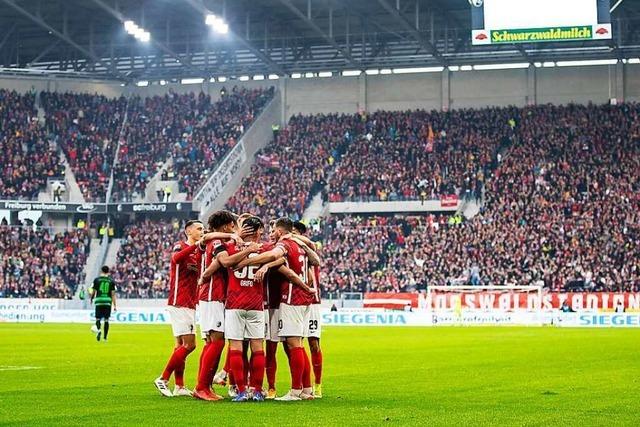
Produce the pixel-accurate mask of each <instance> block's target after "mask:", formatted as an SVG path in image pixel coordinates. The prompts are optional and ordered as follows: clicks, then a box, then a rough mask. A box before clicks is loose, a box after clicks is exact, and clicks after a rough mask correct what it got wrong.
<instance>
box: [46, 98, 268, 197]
mask: <svg viewBox="0 0 640 427" xmlns="http://www.w3.org/2000/svg"><path fill="white" fill-rule="evenodd" d="M273 94H274V89H273V87H271V88H269V89H243V88H237V87H234V88H233V89H232V90H231V91H224V94H223V95H221V97H220V100H218V101H217V102H213V101H212V99H211V97H210V96H209V95H205V94H204V93H199V94H197V95H196V94H194V93H188V94H176V93H173V92H169V93H167V94H166V95H164V96H154V97H139V96H134V97H131V98H130V99H129V100H127V99H126V98H124V97H120V98H113V99H110V98H106V97H104V96H102V95H89V94H71V93H64V94H61V93H49V92H42V94H41V99H42V104H43V107H44V109H45V112H46V119H47V130H48V131H49V133H50V134H51V136H52V138H54V139H55V140H56V141H57V143H58V144H59V145H60V147H61V148H62V149H63V150H64V152H65V154H66V156H67V158H68V160H69V163H70V165H71V167H72V169H73V171H74V174H75V177H76V180H77V182H78V184H79V186H80V188H81V190H82V192H83V195H84V197H85V200H87V201H103V200H104V199H105V196H106V193H107V186H108V183H109V176H110V174H111V168H112V165H113V162H114V156H115V154H116V150H117V149H118V141H119V140H120V145H119V151H118V153H117V154H118V162H117V164H116V166H115V168H114V171H113V172H114V184H113V190H112V200H114V201H132V200H134V199H135V198H137V197H144V194H145V188H146V185H147V183H148V182H149V180H150V179H151V178H152V177H153V176H154V174H155V173H156V172H157V171H158V170H159V169H160V167H161V166H162V165H163V164H164V162H165V161H167V159H169V158H172V160H173V165H172V167H173V170H174V171H175V175H176V177H177V178H178V181H179V185H180V189H181V191H184V192H186V193H187V194H188V197H189V198H191V197H192V196H193V193H194V192H195V191H196V190H197V188H198V187H199V186H200V185H201V184H202V182H203V180H204V178H205V177H207V176H208V175H209V174H210V172H211V171H212V170H213V168H214V167H215V165H216V163H217V161H219V160H220V159H221V158H222V157H223V156H224V155H225V154H226V152H227V151H228V150H229V149H230V148H232V147H233V146H234V145H235V144H236V142H237V141H238V140H239V138H240V136H241V135H242V133H243V132H244V130H245V129H246V128H247V127H248V126H249V125H250V124H251V123H252V121H253V120H254V118H255V117H256V116H257V115H258V114H259V112H260V111H261V109H262V108H264V106H265V105H266V103H267V102H268V101H269V99H271V98H272V97H273ZM123 125H124V126H123Z"/></svg>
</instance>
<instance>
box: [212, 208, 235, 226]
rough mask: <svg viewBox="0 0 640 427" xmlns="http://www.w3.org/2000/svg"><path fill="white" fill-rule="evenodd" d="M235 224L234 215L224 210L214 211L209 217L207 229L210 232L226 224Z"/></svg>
mask: <svg viewBox="0 0 640 427" xmlns="http://www.w3.org/2000/svg"><path fill="white" fill-rule="evenodd" d="M235 223H236V218H235V215H234V214H232V213H231V212H229V211H225V210H221V211H216V212H214V213H213V214H211V216H210V217H209V228H210V229H212V230H219V229H220V228H221V227H223V226H225V225H227V224H235Z"/></svg>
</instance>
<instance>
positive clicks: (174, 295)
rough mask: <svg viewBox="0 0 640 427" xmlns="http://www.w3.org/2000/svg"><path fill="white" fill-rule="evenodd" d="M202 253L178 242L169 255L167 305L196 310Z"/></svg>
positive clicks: (184, 243) (194, 247)
mask: <svg viewBox="0 0 640 427" xmlns="http://www.w3.org/2000/svg"><path fill="white" fill-rule="evenodd" d="M201 257H202V252H201V251H200V249H198V247H197V246H196V245H193V246H190V245H189V244H188V243H187V242H178V243H176V244H175V245H174V246H173V252H172V253H171V272H170V276H169V305H173V306H176V307H186V308H196V304H197V303H198V295H197V293H198V278H199V277H200V262H201V261H200V260H201Z"/></svg>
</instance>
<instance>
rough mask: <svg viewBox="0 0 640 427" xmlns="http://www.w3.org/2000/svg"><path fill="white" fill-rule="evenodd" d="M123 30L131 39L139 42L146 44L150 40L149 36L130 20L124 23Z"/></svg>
mask: <svg viewBox="0 0 640 427" xmlns="http://www.w3.org/2000/svg"><path fill="white" fill-rule="evenodd" d="M124 29H125V31H126V32H127V33H129V34H131V35H132V36H133V37H135V38H136V39H138V40H140V41H141V42H145V43H146V42H148V41H149V40H151V34H150V33H149V32H148V31H146V30H145V29H144V28H141V27H140V26H138V24H136V23H135V22H133V21H131V20H129V21H124Z"/></svg>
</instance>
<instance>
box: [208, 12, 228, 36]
mask: <svg viewBox="0 0 640 427" xmlns="http://www.w3.org/2000/svg"><path fill="white" fill-rule="evenodd" d="M204 22H205V24H207V25H208V26H210V27H211V28H213V30H214V31H215V32H216V33H220V34H227V33H228V32H229V25H228V24H227V23H226V22H224V19H222V18H220V17H219V16H216V15H213V14H209V15H207V17H206V18H205V20H204Z"/></svg>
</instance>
